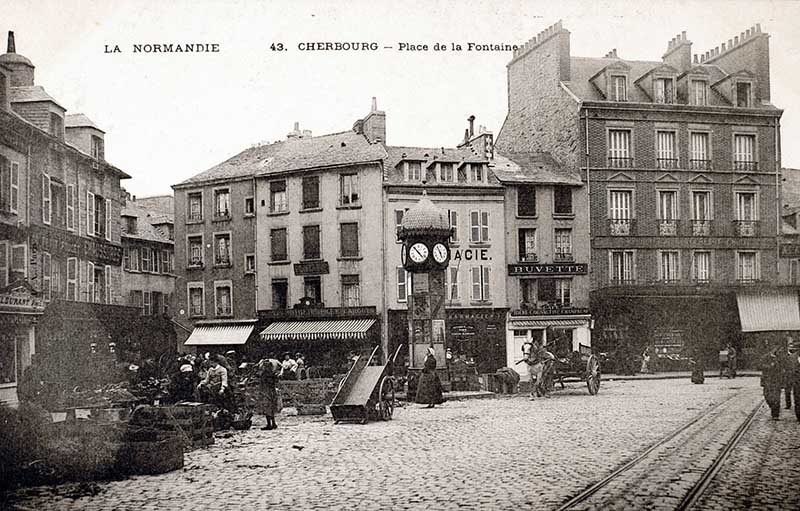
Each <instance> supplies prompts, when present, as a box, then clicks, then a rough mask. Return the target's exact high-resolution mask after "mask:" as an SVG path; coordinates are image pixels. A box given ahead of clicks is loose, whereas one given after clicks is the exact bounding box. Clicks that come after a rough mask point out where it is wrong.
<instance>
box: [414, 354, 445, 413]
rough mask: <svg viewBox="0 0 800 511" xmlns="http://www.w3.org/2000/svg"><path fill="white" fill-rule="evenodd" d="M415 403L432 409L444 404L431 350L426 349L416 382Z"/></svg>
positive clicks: (440, 383)
mask: <svg viewBox="0 0 800 511" xmlns="http://www.w3.org/2000/svg"><path fill="white" fill-rule="evenodd" d="M416 402H417V403H419V404H423V405H428V406H427V408H433V407H434V406H436V405H438V404H441V403H444V397H443V396H442V382H441V381H439V376H437V375H436V357H435V356H434V351H433V348H428V354H427V355H426V356H425V363H424V364H423V368H422V373H421V374H420V376H419V382H417V398H416Z"/></svg>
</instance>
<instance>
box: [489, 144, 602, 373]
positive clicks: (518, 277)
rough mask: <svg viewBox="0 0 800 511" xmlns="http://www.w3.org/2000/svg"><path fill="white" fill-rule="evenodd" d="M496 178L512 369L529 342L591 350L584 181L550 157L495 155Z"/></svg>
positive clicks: (560, 350)
mask: <svg viewBox="0 0 800 511" xmlns="http://www.w3.org/2000/svg"><path fill="white" fill-rule="evenodd" d="M492 171H493V172H494V174H495V176H497V179H498V180H499V181H500V182H501V183H502V184H503V187H504V189H505V201H504V202H505V240H506V254H507V259H508V266H507V270H508V271H507V274H506V286H505V287H506V292H507V295H508V304H509V307H510V308H511V310H510V312H509V316H508V321H507V324H506V336H507V346H508V351H507V365H508V366H509V367H514V366H515V365H516V364H517V362H519V360H521V359H522V346H523V344H524V343H525V342H529V341H532V340H537V341H544V342H547V343H548V344H552V345H553V346H554V348H553V349H555V350H556V351H557V352H558V354H559V355H565V353H568V352H570V351H580V350H581V346H584V347H585V348H584V349H588V348H589V347H590V346H591V315H590V313H589V275H588V267H589V259H590V250H589V236H588V231H589V228H588V225H589V220H588V215H589V211H588V207H587V206H588V203H587V199H588V195H587V193H586V187H585V186H583V183H582V182H581V179H580V175H578V174H577V173H576V172H574V171H572V170H571V169H568V168H566V167H565V166H563V165H562V164H561V163H559V162H558V161H556V160H555V159H554V158H553V157H552V156H551V155H550V154H548V153H505V154H503V155H499V154H498V155H497V156H496V161H495V164H494V166H493V168H492ZM548 332H549V333H550V335H551V337H550V338H545V337H546V335H547V333H548ZM522 377H523V379H527V378H528V374H527V373H526V372H524V371H523V374H522Z"/></svg>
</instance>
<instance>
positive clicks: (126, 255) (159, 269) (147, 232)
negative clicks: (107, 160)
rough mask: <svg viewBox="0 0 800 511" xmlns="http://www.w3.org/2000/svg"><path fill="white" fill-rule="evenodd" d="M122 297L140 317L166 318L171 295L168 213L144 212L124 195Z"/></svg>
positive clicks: (172, 274)
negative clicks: (138, 312)
mask: <svg viewBox="0 0 800 511" xmlns="http://www.w3.org/2000/svg"><path fill="white" fill-rule="evenodd" d="M120 232H121V233H122V234H121V238H122V239H121V241H122V270H123V271H122V296H123V298H124V299H125V301H126V302H125V304H126V305H128V306H131V307H137V308H139V309H141V311H142V315H144V316H163V317H170V316H171V314H172V311H171V308H170V303H171V300H172V293H173V292H174V291H175V279H176V278H177V277H176V276H175V268H174V259H175V242H174V224H173V219H172V213H170V214H165V213H160V212H158V211H154V210H151V209H148V208H147V207H145V206H143V205H142V204H141V203H139V202H138V201H137V200H136V198H133V199H129V198H128V197H127V195H126V197H125V204H124V206H123V208H122V214H121V217H120Z"/></svg>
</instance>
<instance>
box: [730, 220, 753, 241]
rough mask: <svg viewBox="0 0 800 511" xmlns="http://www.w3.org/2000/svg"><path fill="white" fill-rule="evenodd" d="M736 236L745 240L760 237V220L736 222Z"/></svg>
mask: <svg viewBox="0 0 800 511" xmlns="http://www.w3.org/2000/svg"><path fill="white" fill-rule="evenodd" d="M733 223H734V225H735V226H736V235H737V236H741V237H743V238H752V237H754V236H758V220H735V221H734V222H733Z"/></svg>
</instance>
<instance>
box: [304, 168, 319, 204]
mask: <svg viewBox="0 0 800 511" xmlns="http://www.w3.org/2000/svg"><path fill="white" fill-rule="evenodd" d="M318 207H319V176H308V177H304V178H303V209H316V208H318Z"/></svg>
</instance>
